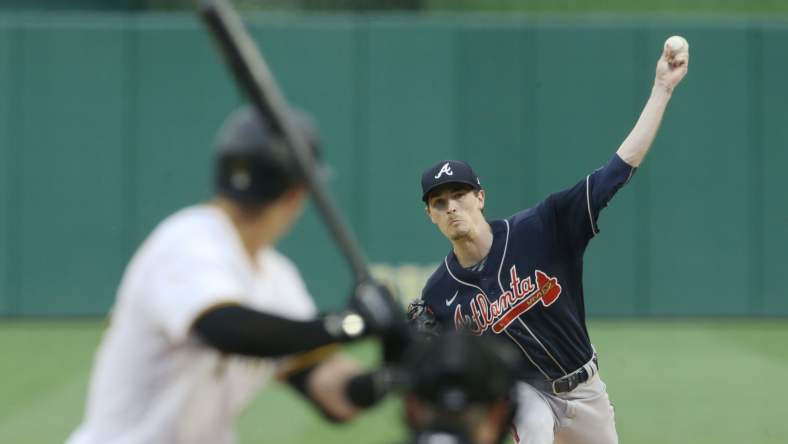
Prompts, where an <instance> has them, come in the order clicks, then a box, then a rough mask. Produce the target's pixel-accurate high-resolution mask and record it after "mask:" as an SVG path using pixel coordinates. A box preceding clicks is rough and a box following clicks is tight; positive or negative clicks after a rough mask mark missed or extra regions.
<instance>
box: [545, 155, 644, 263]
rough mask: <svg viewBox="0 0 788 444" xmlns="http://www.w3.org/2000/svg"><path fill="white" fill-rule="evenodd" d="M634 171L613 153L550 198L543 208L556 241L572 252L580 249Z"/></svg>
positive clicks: (597, 230)
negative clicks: (548, 213)
mask: <svg viewBox="0 0 788 444" xmlns="http://www.w3.org/2000/svg"><path fill="white" fill-rule="evenodd" d="M635 170H636V168H634V167H632V166H630V165H628V164H627V163H626V162H624V161H623V160H621V158H620V157H619V156H618V154H614V155H613V157H612V158H611V159H610V161H609V162H608V163H607V164H605V165H604V166H602V167H601V168H599V169H597V170H595V171H594V172H592V173H591V174H589V175H588V176H586V177H584V178H583V179H581V180H580V181H579V182H577V184H575V186H573V187H571V188H568V189H566V190H563V191H559V192H557V193H554V194H552V195H550V196H549V197H548V198H547V200H546V201H545V206H544V208H545V209H546V210H547V211H549V212H552V213H553V214H550V216H552V217H554V218H555V226H556V227H557V228H558V232H557V233H556V236H557V238H558V239H559V241H561V242H562V243H564V244H566V245H567V246H568V247H570V248H571V249H573V250H582V249H584V248H585V247H586V245H587V244H588V241H589V240H590V239H591V238H592V237H594V235H595V234H596V233H598V232H599V228H598V227H597V218H598V217H599V213H600V212H601V211H602V209H603V208H605V207H606V206H607V204H608V203H609V202H610V200H611V199H612V198H613V196H614V195H615V194H616V192H617V191H618V190H619V189H621V187H622V186H624V185H625V184H626V183H627V182H629V180H630V179H631V178H632V175H633V174H634V173H635Z"/></svg>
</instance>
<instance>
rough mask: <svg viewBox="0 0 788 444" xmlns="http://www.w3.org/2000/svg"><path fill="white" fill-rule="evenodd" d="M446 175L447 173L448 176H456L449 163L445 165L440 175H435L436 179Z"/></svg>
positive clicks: (439, 172)
mask: <svg viewBox="0 0 788 444" xmlns="http://www.w3.org/2000/svg"><path fill="white" fill-rule="evenodd" d="M444 173H445V174H446V175H447V176H452V175H454V172H453V171H452V170H451V166H450V165H449V162H446V163H444V164H443V166H442V167H441V169H440V171H438V174H436V175H435V178H436V179H440V178H441V176H442V175H443V174H444Z"/></svg>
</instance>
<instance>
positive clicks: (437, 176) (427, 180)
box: [421, 160, 482, 203]
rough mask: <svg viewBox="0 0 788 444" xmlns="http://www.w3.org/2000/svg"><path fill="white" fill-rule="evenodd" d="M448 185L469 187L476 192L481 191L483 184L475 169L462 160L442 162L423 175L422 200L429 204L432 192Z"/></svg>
mask: <svg viewBox="0 0 788 444" xmlns="http://www.w3.org/2000/svg"><path fill="white" fill-rule="evenodd" d="M447 183H461V184H465V185H469V186H470V187H471V188H473V189H474V190H481V189H482V183H481V182H480V181H479V176H477V175H476V173H474V172H473V168H471V166H470V165H468V164H467V163H465V162H463V161H461V160H442V161H440V162H438V163H436V164H435V165H433V166H431V167H429V168H427V171H425V172H424V174H422V175H421V192H422V194H421V200H423V201H424V202H425V203H426V202H427V196H428V195H429V194H430V192H431V191H432V190H434V189H435V188H438V187H439V186H441V185H445V184H447Z"/></svg>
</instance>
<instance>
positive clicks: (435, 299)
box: [422, 155, 635, 379]
mask: <svg viewBox="0 0 788 444" xmlns="http://www.w3.org/2000/svg"><path fill="white" fill-rule="evenodd" d="M634 170H635V169H634V168H632V167H630V166H629V165H627V164H626V163H625V162H623V161H622V160H621V159H620V158H619V157H618V156H617V155H615V156H613V158H612V159H611V160H610V161H609V162H608V163H607V164H606V165H605V166H604V167H602V168H600V169H598V170H596V171H594V172H593V173H591V174H590V175H588V176H587V177H584V178H583V179H582V180H580V181H579V182H578V183H577V184H576V185H575V186H573V187H571V188H569V189H566V190H564V191H560V192H558V193H554V194H552V195H550V196H549V197H548V198H547V199H545V200H544V201H542V202H540V203H539V204H538V205H536V206H535V207H533V208H529V209H527V210H524V211H521V212H518V213H516V214H514V215H513V216H511V217H509V218H507V219H503V220H495V221H491V222H490V227H491V229H492V232H493V242H492V246H491V248H490V252H489V254H488V255H487V258H486V260H485V261H484V266H483V267H481V269H479V268H480V267H471V268H463V267H462V266H461V265H460V264H459V262H458V260H457V257H456V256H455V255H454V253H453V252H450V253H449V255H448V256H446V257H445V259H444V261H443V264H441V265H440V266H439V267H438V269H437V270H436V271H435V273H434V274H433V275H432V276H431V277H430V279H429V280H428V281H427V284H426V286H425V287H424V291H423V292H422V299H423V300H424V301H425V302H426V304H427V305H428V306H429V307H430V308H431V309H432V311H433V312H434V314H435V317H436V319H437V320H438V321H439V322H440V323H441V324H442V325H443V326H444V327H448V326H450V327H451V328H457V329H465V330H468V331H470V332H472V333H474V334H495V335H505V336H508V337H509V339H510V340H511V341H513V342H514V343H515V344H516V345H517V346H518V347H519V348H520V350H521V351H522V352H523V353H524V355H525V356H526V357H527V361H528V362H530V364H531V365H530V366H527V367H526V368H524V369H522V375H521V377H523V378H548V379H555V378H558V377H561V376H563V375H565V374H567V372H571V371H572V370H574V369H577V368H580V367H582V366H583V364H585V363H586V362H588V361H589V360H590V359H591V357H592V355H593V348H592V347H591V342H590V340H589V338H588V332H587V329H586V325H585V308H584V296H583V287H582V259H583V252H584V251H585V248H586V246H587V245H588V241H589V240H590V239H591V238H592V237H593V236H594V235H595V234H596V233H597V232H598V229H597V226H596V220H597V217H598V216H599V212H600V211H601V210H602V208H604V207H605V206H606V205H607V203H608V202H609V201H610V199H611V198H612V197H613V195H614V194H615V192H616V191H617V190H618V189H619V188H620V187H621V186H622V185H624V184H625V183H626V182H627V181H628V180H629V179H630V178H631V176H632V174H633V172H634Z"/></svg>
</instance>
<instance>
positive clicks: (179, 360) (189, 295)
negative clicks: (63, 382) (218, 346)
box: [67, 206, 316, 444]
mask: <svg viewBox="0 0 788 444" xmlns="http://www.w3.org/2000/svg"><path fill="white" fill-rule="evenodd" d="M256 262H257V263H254V264H253V263H252V261H250V260H249V258H248V256H247V255H246V253H245V252H244V249H243V247H242V245H241V241H240V238H239V237H238V234H237V232H236V231H235V229H234V227H233V225H232V223H231V222H230V220H229V218H227V216H226V215H225V214H224V213H223V212H222V211H221V210H219V209H218V208H214V207H211V206H195V207H190V208H186V209H184V210H181V211H180V212H178V213H176V214H174V215H172V216H170V217H169V218H168V219H166V220H165V221H164V222H162V223H161V224H160V225H159V226H158V227H157V228H156V230H155V231H154V232H153V233H152V234H151V235H150V237H149V238H148V239H147V240H146V241H145V243H144V244H143V245H142V247H141V248H140V249H139V251H138V252H137V253H136V255H135V256H134V258H133V259H132V261H131V263H130V264H129V266H128V268H127V269H126V272H125V275H124V277H123V280H122V282H121V285H120V289H119V290H118V298H117V301H116V303H115V307H114V308H113V311H112V316H111V323H110V326H109V329H108V330H107V332H106V334H105V336H104V339H103V342H102V344H101V346H100V347H99V349H98V352H97V355H96V361H95V365H94V368H93V374H92V379H91V384H90V391H89V394H88V400H87V412H86V415H85V418H84V422H83V423H82V424H81V425H80V426H79V428H78V429H77V430H76V431H75V432H74V433H73V434H72V436H71V437H70V438H69V440H68V441H67V442H68V444H98V443H101V444H143V443H144V444H154V443H161V444H181V443H189V444H200V443H206V444H208V443H210V444H226V443H233V442H235V437H234V433H233V431H232V429H233V423H234V420H235V418H236V417H237V416H238V414H239V412H240V411H241V410H242V409H243V407H244V406H245V405H246V404H247V403H248V401H249V400H250V399H251V398H252V397H253V395H254V394H255V393H256V391H257V389H258V388H259V387H261V386H262V384H263V383H264V382H265V380H266V379H267V378H268V377H270V375H271V373H272V372H273V370H274V367H275V365H276V361H275V360H264V359H253V358H245V357H241V356H228V355H223V354H222V353H220V352H219V351H217V350H215V349H213V348H209V347H208V346H206V345H203V344H201V343H200V342H199V341H198V339H197V338H195V337H194V335H190V333H189V330H190V327H191V324H192V323H193V321H194V320H195V319H196V318H197V317H199V316H200V315H201V314H202V313H203V312H205V311H206V310H207V309H209V308H211V307H215V306H217V305H220V304H222V303H228V302H231V303H240V304H244V305H246V306H249V307H252V308H255V309H258V310H261V311H264V312H267V313H271V314H275V315H279V316H283V317H288V318H291V319H299V320H303V319H309V318H312V317H314V316H315V314H316V309H315V306H314V303H313V301H312V299H311V297H310V296H309V294H308V293H307V291H306V287H305V285H304V283H303V281H302V279H301V276H300V275H299V274H298V271H297V270H296V268H295V267H294V265H293V264H292V263H291V262H290V261H289V260H288V259H287V258H285V257H284V256H282V255H281V254H279V253H278V252H276V251H274V250H273V249H267V250H265V251H261V252H260V253H259V254H258V256H257V261H256Z"/></svg>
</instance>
